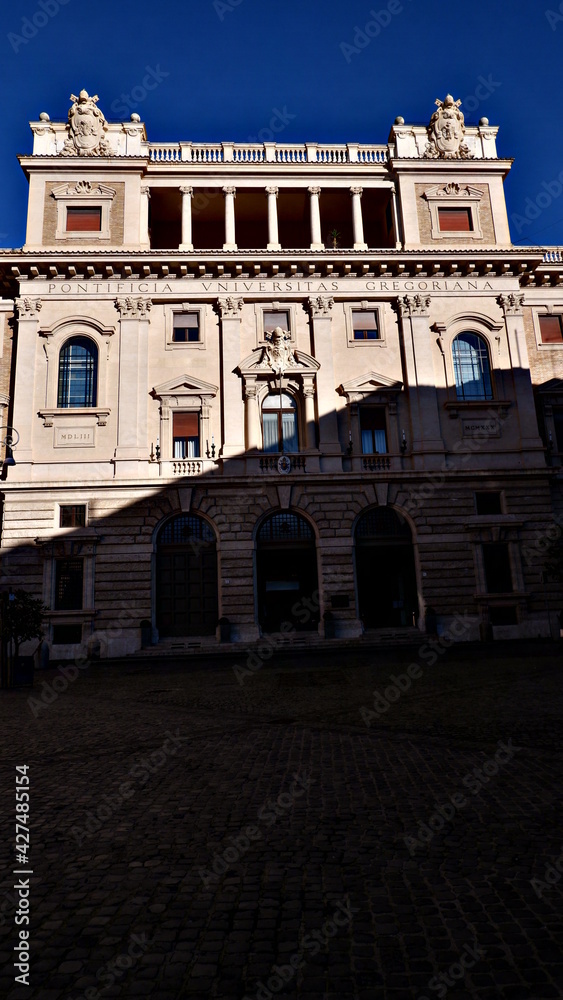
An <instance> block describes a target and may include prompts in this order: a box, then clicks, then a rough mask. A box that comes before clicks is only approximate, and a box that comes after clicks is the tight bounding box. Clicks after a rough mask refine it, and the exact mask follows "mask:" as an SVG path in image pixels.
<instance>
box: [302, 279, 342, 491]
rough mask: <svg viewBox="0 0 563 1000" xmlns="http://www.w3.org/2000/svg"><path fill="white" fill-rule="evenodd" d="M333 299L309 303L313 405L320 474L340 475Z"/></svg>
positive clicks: (310, 301)
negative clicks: (313, 360)
mask: <svg viewBox="0 0 563 1000" xmlns="http://www.w3.org/2000/svg"><path fill="white" fill-rule="evenodd" d="M333 305H334V299H332V298H330V297H329V296H328V295H318V296H316V297H315V298H310V299H309V309H310V311H311V321H312V326H313V345H314V348H313V354H314V357H315V358H316V360H317V361H318V362H319V365H320V367H319V369H318V371H317V404H318V411H319V451H320V453H321V472H342V448H341V445H340V441H339V440H338V423H337V419H336V398H337V397H336V382H335V379H334V360H333V346H332V317H331V309H332V307H333Z"/></svg>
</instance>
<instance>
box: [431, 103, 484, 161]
mask: <svg viewBox="0 0 563 1000" xmlns="http://www.w3.org/2000/svg"><path fill="white" fill-rule="evenodd" d="M435 103H436V104H437V106H438V110H437V111H435V112H434V114H433V115H432V118H431V119H430V122H429V124H428V129H427V132H428V145H427V147H426V149H425V150H424V155H425V156H427V157H429V158H430V159H433V160H438V159H443V160H467V159H470V158H471V157H472V156H473V154H472V153H471V152H470V151H469V148H468V146H467V145H466V144H465V143H464V141H463V137H464V135H465V119H464V117H463V112H462V111H460V110H459V108H460V104H461V101H459V100H458V101H454V99H453V97H452V95H451V94H446V98H445V100H444V101H440V100H439V99H437V100H436V102H435Z"/></svg>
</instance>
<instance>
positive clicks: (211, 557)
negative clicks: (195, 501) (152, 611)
mask: <svg viewBox="0 0 563 1000" xmlns="http://www.w3.org/2000/svg"><path fill="white" fill-rule="evenodd" d="M217 618H218V600H217V546H216V539H215V533H214V531H213V529H212V528H211V527H210V525H209V524H208V523H207V521H204V520H203V518H201V517H197V516H196V515H194V514H179V515H178V516H177V517H174V518H173V519H172V520H171V521H168V522H167V523H166V524H165V525H164V526H163V527H162V528H161V529H160V531H159V533H158V536H157V540H156V625H157V628H158V631H159V635H160V636H161V638H164V637H166V636H175V635H178V636H180V635H181V636H188V635H213V634H214V632H215V629H216V626H217Z"/></svg>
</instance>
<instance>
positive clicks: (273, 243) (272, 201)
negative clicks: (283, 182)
mask: <svg viewBox="0 0 563 1000" xmlns="http://www.w3.org/2000/svg"><path fill="white" fill-rule="evenodd" d="M278 192H279V189H278V188H277V187H267V188H266V194H267V196H268V246H267V249H268V250H281V244H280V241H279V234H278Z"/></svg>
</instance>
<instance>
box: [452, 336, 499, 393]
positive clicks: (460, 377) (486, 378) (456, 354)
mask: <svg viewBox="0 0 563 1000" xmlns="http://www.w3.org/2000/svg"><path fill="white" fill-rule="evenodd" d="M452 353H453V361H454V376H455V387H456V393H457V398H458V399H467V400H475V399H492V398H493V388H492V383H491V364H490V361H489V351H488V349H487V344H486V342H485V341H484V340H483V338H482V337H479V336H478V334H476V333H460V334H459V335H458V336H457V337H456V338H455V340H454V342H453V344H452Z"/></svg>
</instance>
